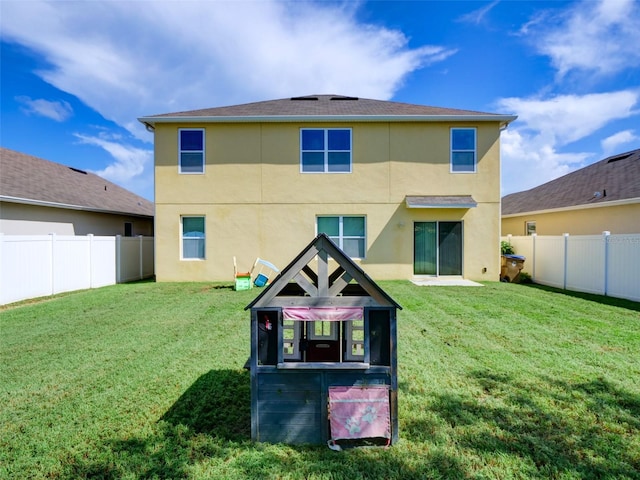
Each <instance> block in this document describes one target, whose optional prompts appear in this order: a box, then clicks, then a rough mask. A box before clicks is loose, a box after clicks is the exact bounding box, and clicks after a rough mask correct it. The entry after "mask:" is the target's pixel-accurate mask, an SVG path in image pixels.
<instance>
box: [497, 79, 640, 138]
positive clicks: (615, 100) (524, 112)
mask: <svg viewBox="0 0 640 480" xmlns="http://www.w3.org/2000/svg"><path fill="white" fill-rule="evenodd" d="M639 99H640V93H639V92H638V91H634V90H622V91H618V92H607V93H592V94H587V95H557V96H555V97H552V98H544V99H542V98H503V99H501V100H500V101H499V102H498V104H499V106H500V108H501V109H503V110H507V111H510V112H515V113H516V114H517V115H518V116H519V122H520V123H521V124H523V126H521V127H519V128H524V129H526V130H529V131H534V132H536V134H537V135H539V136H541V137H543V138H545V139H546V140H547V141H548V142H550V143H552V144H553V145H558V146H562V145H567V144H569V143H571V142H574V141H576V140H580V139H582V138H585V137H586V136H588V135H591V134H592V133H594V132H596V131H597V130H599V129H600V128H602V127H603V126H604V125H606V124H607V123H609V122H611V121H612V120H616V119H623V118H628V117H630V116H632V115H634V114H636V113H637V112H636V111H635V110H634V107H635V106H636V105H637V103H638V100H639Z"/></svg>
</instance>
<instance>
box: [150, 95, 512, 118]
mask: <svg viewBox="0 0 640 480" xmlns="http://www.w3.org/2000/svg"><path fill="white" fill-rule="evenodd" d="M340 116H352V117H406V116H415V117H420V116H421V117H427V116H429V117H431V116H449V117H450V116H457V117H478V119H485V120H490V119H495V121H503V122H504V121H512V120H514V119H515V117H513V116H505V115H499V114H493V113H483V112H476V111H471V110H457V109H453V108H440V107H429V106H423V105H413V104H409V103H399V102H388V101H382V100H371V99H367V98H357V97H346V96H342V95H308V96H305V97H292V98H284V99H279V100H269V101H265V102H254V103H246V104H243V105H232V106H226V107H214V108H205V109H202V110H191V111H186V112H175V113H165V114H160V115H150V116H147V117H142V118H140V119H139V120H140V121H141V122H143V123H145V122H146V123H153V122H154V121H163V120H166V119H169V118H171V119H176V120H180V119H187V118H210V119H212V118H213V119H215V118H220V119H223V118H225V117H234V118H239V117H243V118H247V119H248V118H264V117H283V118H284V117H303V118H304V117H340ZM487 117H488V118H487Z"/></svg>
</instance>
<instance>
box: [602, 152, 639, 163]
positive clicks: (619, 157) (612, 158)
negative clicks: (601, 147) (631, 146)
mask: <svg viewBox="0 0 640 480" xmlns="http://www.w3.org/2000/svg"><path fill="white" fill-rule="evenodd" d="M631 155H633V152H629V153H623V154H622V155H616V156H615V157H611V158H610V159H609V160H607V163H613V162H617V161H618V160H624V159H625V158H629V157H630V156H631Z"/></svg>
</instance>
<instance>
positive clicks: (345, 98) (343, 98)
mask: <svg viewBox="0 0 640 480" xmlns="http://www.w3.org/2000/svg"><path fill="white" fill-rule="evenodd" d="M331 100H358V97H347V96H344V95H340V96H336V97H331Z"/></svg>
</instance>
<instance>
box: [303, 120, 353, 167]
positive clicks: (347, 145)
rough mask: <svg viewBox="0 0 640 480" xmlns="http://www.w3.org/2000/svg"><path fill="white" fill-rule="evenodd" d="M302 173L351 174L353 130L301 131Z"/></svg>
mask: <svg viewBox="0 0 640 480" xmlns="http://www.w3.org/2000/svg"><path fill="white" fill-rule="evenodd" d="M300 171H301V172H303V173H350V172H351V129H350V128H303V129H301V130H300Z"/></svg>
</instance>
